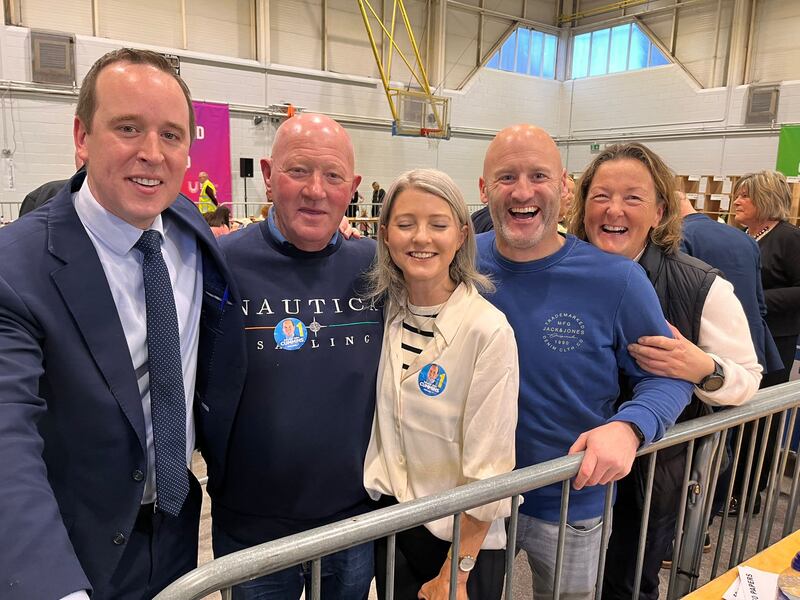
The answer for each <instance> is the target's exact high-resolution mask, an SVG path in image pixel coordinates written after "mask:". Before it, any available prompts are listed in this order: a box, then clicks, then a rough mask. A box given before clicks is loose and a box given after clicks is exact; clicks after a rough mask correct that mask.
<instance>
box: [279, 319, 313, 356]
mask: <svg viewBox="0 0 800 600" xmlns="http://www.w3.org/2000/svg"><path fill="white" fill-rule="evenodd" d="M274 335H275V343H276V344H278V348H280V349H281V350H299V349H300V348H302V347H303V344H305V343H306V340H307V339H308V328H307V327H306V324H305V323H303V322H302V321H301V320H300V319H292V318H289V319H284V320H283V321H280V322H279V323H278V324H277V325H276V326H275V333H274Z"/></svg>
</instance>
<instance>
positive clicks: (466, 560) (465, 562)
mask: <svg viewBox="0 0 800 600" xmlns="http://www.w3.org/2000/svg"><path fill="white" fill-rule="evenodd" d="M458 568H459V569H460V570H462V571H464V572H467V573H468V572H470V571H472V569H474V568H475V559H474V558H472V557H471V556H462V557H461V559H460V560H459V561H458Z"/></svg>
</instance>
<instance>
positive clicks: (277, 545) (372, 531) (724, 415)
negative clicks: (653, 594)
mask: <svg viewBox="0 0 800 600" xmlns="http://www.w3.org/2000/svg"><path fill="white" fill-rule="evenodd" d="M798 406H800V381H795V382H790V383H787V384H783V385H780V386H775V387H771V388H768V389H766V390H762V391H760V392H759V393H758V394H757V395H756V397H755V398H754V399H753V400H752V401H751V402H750V403H748V404H747V405H745V406H740V407H736V408H731V409H728V410H724V411H721V412H717V413H714V414H711V415H707V416H704V417H700V418H698V419H694V420H692V421H688V422H685V423H680V424H678V425H676V426H674V427H673V428H672V429H670V431H669V432H667V434H666V435H665V436H664V437H663V438H662V439H661V440H659V441H658V442H655V443H653V444H651V445H649V446H647V447H645V448H642V449H641V450H640V451H639V452H638V456H643V455H648V454H651V455H652V454H655V453H657V452H658V451H659V450H662V449H664V448H668V447H671V446H675V445H677V444H682V443H686V442H688V445H687V468H686V470H685V473H684V486H683V489H684V490H685V492H684V493H683V496H682V498H681V505H680V506H681V508H680V509H679V514H678V522H677V526H676V549H675V553H676V555H675V562H674V566H673V570H672V574H671V578H670V583H671V586H670V587H671V588H672V589H671V591H670V597H679V595H683V594H684V593H686V592H687V591H688V590H689V589H691V588H692V587H693V586H694V585H696V583H697V573H696V571H697V569H696V565H697V564H699V556H700V552H701V550H702V543H701V541H702V540H701V538H702V536H703V535H704V533H705V525H706V523H707V522H708V515H709V514H710V510H711V498H712V496H713V489H714V486H715V484H716V479H717V476H718V474H719V467H720V464H719V463H720V461H721V454H722V450H723V448H722V445H721V444H717V439H718V436H714V435H713V434H716V433H717V432H722V431H727V430H728V429H730V428H733V427H736V426H740V425H743V424H744V423H747V422H750V421H754V420H757V419H760V418H762V417H766V418H767V425H766V429H769V427H770V425H769V423H770V422H771V421H772V420H773V419H772V415H774V414H775V413H782V414H781V415H780V418H779V419H778V420H779V421H780V432H781V433H782V432H783V431H784V429H785V427H784V425H785V423H786V417H787V416H788V414H789V412H791V417H790V423H789V429H791V427H792V426H793V424H794V422H795V416H796V412H797V407H798ZM753 437H755V436H753ZM764 437H765V440H766V436H764ZM741 438H742V435H741V433H740V434H739V436H738V441H739V442H741ZM779 439H782V437H781V435H779ZM695 440H699V441H698V442H697V443H695ZM753 448H754V446H753V445H751V447H750V452H749V456H748V458H749V459H750V460H748V462H747V466H748V469H749V467H750V466H752V458H753ZM739 449H740V448H739V445H738V444H737V445H736V448H735V456H734V464H733V469H734V470H735V466H736V461H737V460H738V458H739V456H738V454H739ZM765 451H766V443H764V444H762V446H761V450H760V452H759V460H758V463H759V464H761V463H762V462H763V461H764V453H765ZM780 454H781V445H780V444H779V445H778V451H776V452H775V455H774V456H773V458H772V470H771V480H770V487H769V490H768V494H767V501H766V505H767V512H769V510H770V508H771V507H772V510H773V513H774V503H775V501H776V496H777V493H776V487H777V486H776V481H777V479H778V475H777V473H778V466H779V465H780V468H781V469H783V468H785V464H786V458H787V455H788V442H787V447H786V448H785V449H784V450H783V456H782V458H780ZM582 458H583V454H582V453H580V454H575V455H571V456H564V457H561V458H557V459H555V460H551V461H547V462H544V463H541V464H538V465H533V466H530V467H526V468H524V469H519V470H517V471H513V472H511V473H507V474H505V475H499V476H497V477H492V478H491V479H486V480H483V481H477V482H474V483H470V484H467V485H464V486H461V487H458V488H455V489H453V490H450V491H447V492H443V493H441V494H436V495H433V496H428V497H425V498H420V499H417V500H412V501H410V502H404V503H401V504H398V505H396V506H392V507H389V508H383V509H380V510H376V511H373V512H370V513H367V514H364V515H360V516H358V517H354V518H351V519H347V520H344V521H340V522H338V523H332V524H330V525H326V526H324V527H319V528H317V529H313V530H310V531H306V532H303V533H299V534H296V535H292V536H288V537H285V538H281V539H278V540H274V541H272V542H267V543H265V544H261V545H259V546H254V547H252V548H248V549H246V550H241V551H239V552H236V553H234V554H230V555H228V556H224V557H221V558H218V559H216V560H213V561H211V562H209V563H206V564H204V565H202V566H200V567H198V568H197V569H195V570H194V571H192V572H190V573H188V574H186V575H184V576H183V577H181V578H180V579H179V580H178V581H176V582H174V583H173V584H172V585H170V586H169V587H168V588H167V589H165V590H164V591H163V592H161V593H160V594H159V595H158V596H156V600H189V599H195V598H202V597H203V596H205V595H207V594H209V593H212V592H215V591H218V590H225V591H223V598H227V597H228V595H227V593H226V591H227V588H230V587H231V586H233V585H235V584H238V583H241V582H244V581H249V580H252V579H255V578H256V577H260V576H262V575H266V574H269V573H274V572H276V571H280V570H282V569H285V568H287V567H290V566H292V565H296V564H299V563H301V562H304V561H313V562H312V577H313V578H315V579H316V581H315V582H313V583H312V599H313V598H314V597H318V596H317V594H318V593H319V592H318V590H319V581H318V577H319V564H320V562H319V561H320V560H321V558H322V557H323V556H327V555H329V554H333V553H335V552H338V551H340V550H344V549H346V548H350V547H352V546H356V545H358V544H362V543H364V542H368V541H370V540H375V539H378V538H382V537H386V536H388V537H389V544H388V545H389V558H390V560H388V561H387V562H389V563H391V562H392V561H391V558H392V554H393V553H392V549H393V548H394V534H396V533H397V532H400V531H403V530H406V529H410V528H412V527H416V526H418V525H421V524H423V523H427V522H430V521H434V520H436V519H440V518H443V517H447V516H451V515H455V514H458V513H461V512H463V511H465V510H468V509H471V508H474V507H477V506H482V505H484V504H488V503H491V502H495V501H498V500H501V499H504V498H509V497H511V498H512V499H513V502H512V516H511V519H510V524H509V535H508V550H507V561H506V597H512V596H511V583H512V577H511V575H512V569H513V557H514V546H515V538H516V517H517V509H518V506H519V504H518V496H519V495H520V494H522V493H524V492H527V491H529V490H533V489H537V488H540V487H543V486H546V485H550V484H553V483H558V482H563V487H564V490H565V491H568V489H569V488H568V485H569V480H570V479H571V478H572V477H573V476H575V475H576V473H577V471H578V467H579V465H580V462H581V459H582ZM650 471H651V473H652V469H650ZM773 473H774V474H773ZM780 473H781V474H782V473H783V471H782V470H781V471H780ZM799 478H800V460H798V461H797V465H796V468H795V471H794V475H793V477H792V484H791V492H790V498H789V503H788V506H789V509H788V511H787V523H786V524H785V527H784V535H786V533H787V531H786V529H787V528H788V527H789V526H790V524H791V523H792V522H793V520H794V517H795V510H796V505H797V502H796V501H797V492H798V479H799ZM746 485H747V483H745V486H746ZM690 486H691V488H690ZM646 488H647V492H646V495H648V496H649V495H650V494H651V493H652V477H651V478H650V479H649V480H648V482H647V486H646ZM730 492H731V490H730V489H729V490H728V496H730ZM689 494H691V495H692V496H694V497H691V498H687V496H688V495H689ZM611 497H612V493H611V486H609V489H608V493H607V494H606V507H605V517H606V518H605V520H604V521H605V522H604V530H605V529H606V528H607V527H608V521H609V519H608V517H609V516H610V513H611V506H610V501H611ZM564 498H565V499H563V500H562V514H561V520H560V531H559V554H561V552H562V551H563V540H564V530H565V527H566V511H567V508H568V494H564ZM687 500H688V502H689V504H687ZM726 501H727V498H726ZM742 502H743V503H744V499H743V500H742ZM687 506H689V507H690V508H689V510H688V511H687V510H686V507H687ZM749 508H750V511H749V513H752V512H753V511H752V502H751V503H750V507H749ZM687 512H688V513H689V514H690V515H693V516H692V517H691V518H686V514H687ZM646 514H647V512H646V511H645V515H646ZM766 516H768V515H765V518H766ZM749 517H750V514H748V515H747V519H746V524H748V525H749ZM742 518H743V515H742V514H741V513H740V514H739V518H738V520H737V530H738V529H739V526H740V523H741V520H742ZM643 521H645V522H644V523H643V524H642V530H643V531H646V517H645V519H643ZM458 523H459V519H454V530H455V531H454V536H453V544H454V546H456V547H455V549H454V554H457V551H458V547H457V545H458V544H457V542H458V537H459V535H458V534H459V531H458ZM724 525H725V519H723V521H722V525H721V527H724ZM771 525H772V524H771V523H770V525H769V529H770V530H771ZM763 527H764V526H763V525H762V528H763ZM760 537H762V538H763V537H766V540H767V541H768V540H769V536H768V534H767V535H766V536H764V534H762V535H761V536H760ZM603 538H604V539H606V535H605V531H604V535H603ZM762 543H763V542H760V544H759V545H761V544H762ZM745 544H746V540H745V541H744V542H743V543H742V544H741V547H740V552H742V551H743V546H744V545H745ZM734 545H736V543H734ZM735 549H736V548H734V550H735ZM643 553H644V549H643V545H642V544H641V538H640V547H639V552H638V554H637V564H638V565H639V567H638V570H640V569H641V562H642V557H643ZM731 558H732V559H733V558H734V557H733V555H732V557H731ZM740 560H741V559H740ZM603 561H604V556H603V552H601V556H600V557H599V562H600V568H599V573H598V586H597V593H596V596H595V597H596V598H600V595H601V590H602V578H603V568H602V567H603ZM717 562H718V558H717V560H715V566H716V563H717ZM556 565H557V568H556V574H555V582H554V588H553V589H554V590H555V591H556V593H557V590H558V589H559V580H560V575H561V574H560V570H561V566H562V560H561V556H559V557H557V560H556ZM679 565H680V566H686V565H688V567H687V568H685V569H679V568H677V567H678V566H679ZM392 568H393V565H392V564H389V565H388V566H387V571H388V573H389V577H387V580H388V581H391V580H392V577H391V573H392ZM454 576H455V573H453V574H452V577H454ZM637 579H638V578H637ZM388 587H389V588H391V586H388ZM636 588H637V589H635V590H634V597H636V596H638V584H637V585H636ZM679 589H680V590H681V591H680V593H678V591H677V590H679ZM454 593H455V586H454V585H452V580H451V598H454V597H455V596H454ZM387 597H389V598H390V599H391V596H390V595H389V594H387Z"/></svg>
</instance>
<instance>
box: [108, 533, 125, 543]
mask: <svg viewBox="0 0 800 600" xmlns="http://www.w3.org/2000/svg"><path fill="white" fill-rule="evenodd" d="M111 541H113V542H114V545H115V546H122V544H124V543H125V534H124V533H121V532H119V531H118V532H117V533H115V534H114V537H113V538H112V540H111Z"/></svg>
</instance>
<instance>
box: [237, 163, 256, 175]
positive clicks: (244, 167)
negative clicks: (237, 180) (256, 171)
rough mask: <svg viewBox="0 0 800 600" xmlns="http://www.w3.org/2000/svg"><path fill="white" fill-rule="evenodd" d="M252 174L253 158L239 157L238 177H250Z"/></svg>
mask: <svg viewBox="0 0 800 600" xmlns="http://www.w3.org/2000/svg"><path fill="white" fill-rule="evenodd" d="M252 176H253V159H252V158H240V159H239V177H252Z"/></svg>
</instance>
